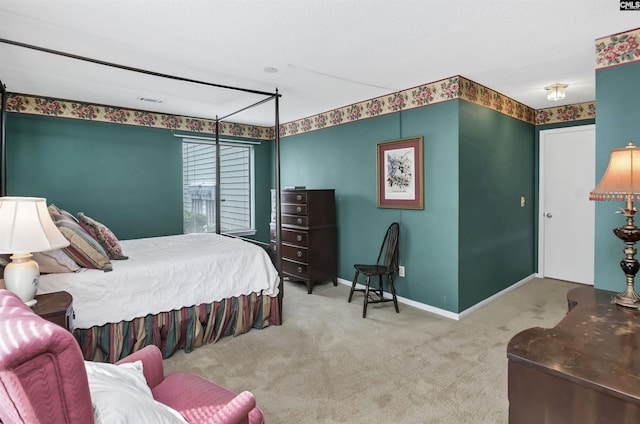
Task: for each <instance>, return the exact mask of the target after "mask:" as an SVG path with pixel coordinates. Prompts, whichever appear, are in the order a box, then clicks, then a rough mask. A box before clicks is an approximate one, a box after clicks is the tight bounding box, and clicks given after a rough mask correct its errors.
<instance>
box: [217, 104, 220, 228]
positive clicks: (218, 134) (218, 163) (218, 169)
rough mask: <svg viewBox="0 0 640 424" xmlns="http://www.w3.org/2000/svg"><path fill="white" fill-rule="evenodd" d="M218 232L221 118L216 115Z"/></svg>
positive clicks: (218, 219) (218, 216) (218, 223)
mask: <svg viewBox="0 0 640 424" xmlns="http://www.w3.org/2000/svg"><path fill="white" fill-rule="evenodd" d="M216 234H220V119H218V115H216Z"/></svg>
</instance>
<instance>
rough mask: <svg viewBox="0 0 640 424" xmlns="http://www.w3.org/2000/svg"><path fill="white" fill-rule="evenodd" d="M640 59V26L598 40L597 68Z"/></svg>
mask: <svg viewBox="0 0 640 424" xmlns="http://www.w3.org/2000/svg"><path fill="white" fill-rule="evenodd" d="M638 60H640V28H636V29H633V30H630V31H625V32H621V33H619V34H613V35H609V36H606V37H602V38H598V39H597V40H596V70H598V69H603V68H609V67H611V66H617V65H621V64H623V63H629V62H636V61H638Z"/></svg>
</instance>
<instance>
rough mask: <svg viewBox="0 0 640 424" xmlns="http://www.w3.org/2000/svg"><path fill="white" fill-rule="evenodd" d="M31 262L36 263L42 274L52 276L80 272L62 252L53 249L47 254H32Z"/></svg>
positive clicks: (78, 267)
mask: <svg viewBox="0 0 640 424" xmlns="http://www.w3.org/2000/svg"><path fill="white" fill-rule="evenodd" d="M32 255H33V260H34V261H36V262H37V263H38V267H39V268H40V272H41V273H43V274H53V273H61V272H76V271H78V270H80V265H78V264H77V263H76V262H75V261H74V260H73V259H71V258H70V257H69V255H67V254H66V253H64V250H62V249H55V250H49V251H47V252H33V253H32Z"/></svg>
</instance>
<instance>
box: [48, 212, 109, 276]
mask: <svg viewBox="0 0 640 424" xmlns="http://www.w3.org/2000/svg"><path fill="white" fill-rule="evenodd" d="M51 206H54V205H51ZM51 206H50V207H49V214H50V215H51V219H53V222H54V223H55V224H56V226H57V227H58V229H59V230H60V232H61V233H62V235H63V236H65V237H66V239H67V240H69V243H70V245H69V246H67V247H63V248H62V250H63V251H64V252H65V253H66V254H67V255H69V257H70V258H71V259H73V260H74V261H75V262H76V263H77V264H78V265H80V266H81V267H84V268H93V269H101V270H104V271H111V270H112V269H113V267H112V266H111V262H110V261H109V256H108V255H107V253H106V252H105V251H104V249H103V248H102V247H101V246H100V244H99V243H98V242H97V241H95V240H94V239H93V237H91V236H90V235H89V234H88V233H87V232H86V231H85V230H83V229H82V227H81V226H80V224H79V223H78V221H77V220H76V219H75V218H74V217H73V215H71V214H70V213H69V212H66V211H64V210H61V209H57V208H55V206H54V207H53V208H52V207H51ZM56 209H57V211H56Z"/></svg>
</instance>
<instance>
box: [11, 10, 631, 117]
mask: <svg viewBox="0 0 640 424" xmlns="http://www.w3.org/2000/svg"><path fill="white" fill-rule="evenodd" d="M639 16H640V15H639V14H638V12H625V11H619V1H618V0H562V1H559V0H423V1H419V0H415V1H413V0H210V1H206V0H181V1H178V0H174V1H169V0H127V1H124V0H101V1H88V0H43V1H40V0H38V1H35V0H0V38H3V39H7V40H12V41H17V42H20V43H26V44H30V45H35V46H38V47H44V48H47V49H52V50H57V51H62V52H66V53H70V54H74V55H79V56H84V57H88V58H92V59H97V60H101V61H105V62H110V63H114V64H119V65H125V66H129V67H134V68H140V69H144V70H148V71H152V72H157V73H162V74H168V75H173V76H178V77H182V78H187V79H194V80H201V81H205V82H210V83H215V84H222V85H228V86H236V87H243V88H248V89H253V90H259V91H265V92H275V90H276V89H278V90H279V93H280V94H282V98H281V101H280V122H281V123H286V122H290V121H293V120H296V119H299V118H303V117H307V116H311V115H314V114H317V113H321V112H325V111H328V110H331V109H334V108H338V107H342V106H346V105H349V104H351V103H355V102H360V101H363V100H367V99H370V98H374V97H377V96H381V95H384V94H388V93H391V92H394V91H397V90H402V89H407V88H411V87H414V86H417V85H421V84H425V83H429V82H434V81H438V80H440V79H443V78H447V77H450V76H454V75H462V76H464V77H466V78H468V79H471V80H472V81H475V82H477V83H480V84H482V85H485V86H487V87H489V88H491V89H494V90H496V91H498V92H500V93H502V94H504V95H507V96H509V97H511V98H513V99H515V100H517V101H519V102H522V103H524V104H525V105H528V106H530V107H533V108H535V109H540V108H545V107H550V106H555V105H562V104H572V103H581V102H585V101H593V100H595V71H594V64H595V39H597V38H600V37H603V36H607V35H610V34H614V33H618V32H622V31H627V30H630V29H634V28H637V27H638V22H640V21H639V20H638V18H639ZM267 67H273V68H277V69H278V72H276V73H267V72H265V68H267ZM0 80H1V81H2V82H3V83H4V84H5V85H6V88H7V91H9V92H12V93H22V94H33V95H39V96H47V97H54V98H62V99H70V100H78V101H86V102H92V103H98V104H105V105H113V106H120V107H126V108H133V109H144V110H150V111H156V112H162V113H170V114H177V115H184V116H194V117H201V118H214V117H215V116H220V117H222V116H225V115H226V114H228V113H231V112H232V111H234V110H236V109H240V108H242V107H245V106H247V105H250V104H252V103H254V102H256V101H258V100H260V99H262V98H263V97H262V96H255V95H247V94H242V95H241V96H239V95H238V94H239V93H238V92H235V91H229V90H220V89H214V88H211V87H205V86H201V85H197V84H193V83H186V82H179V81H172V80H167V79H162V78H158V77H153V76H148V75H141V74H137V73H133V72H128V71H123V70H120V69H114V68H111V67H107V66H103V65H97V64H93V63H87V62H82V61H79V60H76V59H70V58H65V57H60V56H57V55H52V54H49V53H44V52H39V51H34V50H30V49H25V48H23V47H17V46H13V45H9V44H6V43H0ZM556 82H560V83H566V84H569V87H568V88H567V98H566V99H565V100H564V101H562V102H557V103H550V102H548V101H547V100H546V95H545V91H544V87H545V86H547V85H550V84H553V83H556ZM139 97H146V98H151V99H158V100H162V103H150V102H143V101H141V100H138V98H139ZM273 111H274V106H273V102H270V103H267V104H265V105H262V106H259V107H257V108H254V109H250V110H247V111H245V112H242V113H241V114H238V115H235V116H233V117H232V118H230V119H229V120H231V121H235V122H242V123H248V124H256V125H264V126H272V125H273V124H274V117H273Z"/></svg>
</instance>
